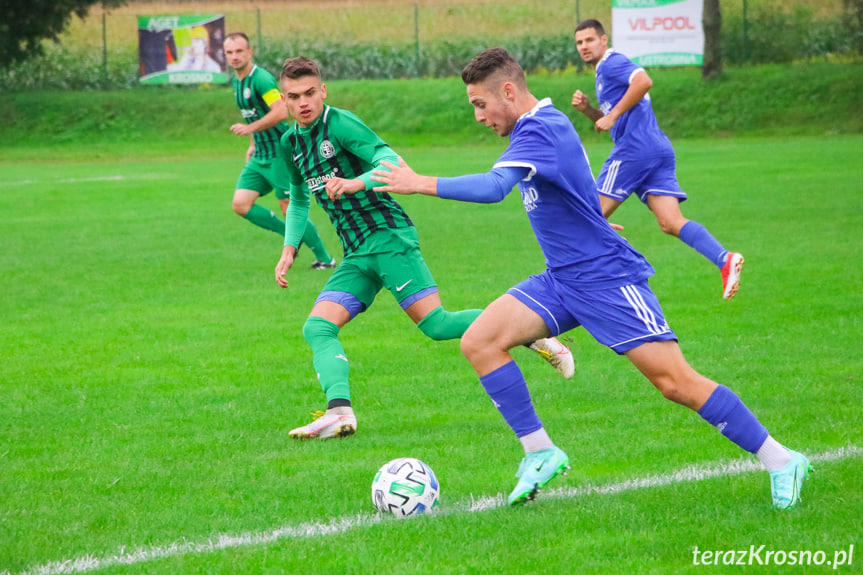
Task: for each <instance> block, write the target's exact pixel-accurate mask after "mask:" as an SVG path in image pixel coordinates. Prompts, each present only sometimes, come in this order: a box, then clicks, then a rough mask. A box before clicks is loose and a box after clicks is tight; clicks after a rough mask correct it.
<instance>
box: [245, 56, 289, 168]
mask: <svg viewBox="0 0 863 575" xmlns="http://www.w3.org/2000/svg"><path fill="white" fill-rule="evenodd" d="M232 83H233V85H234V100H236V102H237V106H239V108H240V113H242V114H243V120H245V121H246V123H247V124H251V123H252V122H256V121H258V120H260V119H261V118H263V117H264V116H266V115H267V112H269V111H270V106H271V105H272V103H273V102H275V101H276V100H278V99H279V98H281V94H280V93H279V85H278V84H277V83H276V79H275V78H274V77H273V75H272V74H270V73H269V72H267V71H266V70H264V69H263V68H259V67H257V66H255V67H253V68H252V71H251V72H249V75H248V76H246V77H245V78H243V79H242V80H238V79H237V77H236V76H234V79H233V80H232ZM287 129H288V123H287V122H280V123H279V124H277V125H275V126H273V127H272V128H270V129H268V130H263V131H261V132H255V133H254V135H253V137H254V138H255V154H254V157H256V158H275V157H276V155H278V152H279V139H280V138H281V137H282V134H284V133H285V131H286V130H287Z"/></svg>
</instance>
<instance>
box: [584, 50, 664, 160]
mask: <svg viewBox="0 0 863 575" xmlns="http://www.w3.org/2000/svg"><path fill="white" fill-rule="evenodd" d="M641 71H643V68H641V66H639V65H638V64H635V63H634V62H632V61H631V60H630V59H629V58H627V57H626V56H624V55H623V54H621V53H620V52H615V51H614V50H612V49H608V50H606V52H605V55H604V56H603V57H602V60H600V61H599V64H597V66H596V99H597V101H598V102H599V109H600V110H602V113H603V114H608V112H610V111H611V109H612V108H614V106H616V105H617V103H618V102H620V100H621V99H622V98H623V95H624V94H625V93H626V90H627V89H628V88H629V84H630V82H631V81H632V77H633V76H634V75H635V73H636V72H641ZM611 140H612V141H613V142H614V149H612V150H611V154H610V155H609V158H616V159H633V158H645V157H658V156H669V155H671V156H673V155H674V149H673V148H672V147H671V142H670V141H669V140H668V136H666V135H665V133H664V132H663V131H662V130H660V129H659V124H658V123H657V122H656V116H655V115H654V113H653V106H652V105H651V103H650V94H645V96H644V98H642V99H641V101H640V102H638V104H636V105H635V106H633V107H632V108H630V109H629V110H627V111H626V112H624V113H623V114H622V115H621V116H620V118H618V119H617V121H616V122H615V123H614V126H612V127H611Z"/></svg>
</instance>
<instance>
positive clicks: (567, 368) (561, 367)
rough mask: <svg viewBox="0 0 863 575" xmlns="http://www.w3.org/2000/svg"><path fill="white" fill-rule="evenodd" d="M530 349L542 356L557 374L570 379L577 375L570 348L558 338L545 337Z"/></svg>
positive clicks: (531, 345)
mask: <svg viewBox="0 0 863 575" xmlns="http://www.w3.org/2000/svg"><path fill="white" fill-rule="evenodd" d="M530 349H532V350H533V351H535V352H536V353H538V354H539V355H540V356H542V359H544V360H545V361H547V362H548V363H550V364H551V366H552V367H553V368H554V369H556V370H557V372H558V373H559V374H560V375H562V376H563V377H565V378H566V379H569V378H570V377H572V375H573V374H574V373H575V361H574V360H573V359H572V352H571V351H569V348H568V347H566V346H565V345H563V344H562V343H560V342H559V341H558V340H557V338H556V337H544V338H542V339H538V340H536V341H535V342H533V343H532V344H530Z"/></svg>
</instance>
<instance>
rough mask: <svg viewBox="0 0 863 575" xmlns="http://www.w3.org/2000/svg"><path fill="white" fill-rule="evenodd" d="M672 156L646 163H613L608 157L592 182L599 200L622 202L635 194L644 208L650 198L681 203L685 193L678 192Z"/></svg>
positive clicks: (617, 161) (618, 161)
mask: <svg viewBox="0 0 863 575" xmlns="http://www.w3.org/2000/svg"><path fill="white" fill-rule="evenodd" d="M676 164H677V162H676V160H675V158H674V156H662V157H659V158H650V159H647V160H615V159H612V158H611V157H609V158H608V159H607V160H606V161H605V163H604V164H603V165H602V171H600V172H599V177H598V178H596V187H597V189H598V190H599V193H600V194H601V195H603V196H608V197H609V198H611V199H613V200H617V201H619V202H622V201H624V200H626V198H628V197H629V196H630V195H632V194H637V195H638V199H640V200H641V201H642V202H644V203H645V204H646V203H647V196H648V195H650V194H653V195H657V196H674V197H675V198H677V199H678V200H680V201H681V202H682V201H684V200H686V193H685V192H684V191H683V190H681V189H680V184H679V183H678V182H677V174H676V173H675V168H676Z"/></svg>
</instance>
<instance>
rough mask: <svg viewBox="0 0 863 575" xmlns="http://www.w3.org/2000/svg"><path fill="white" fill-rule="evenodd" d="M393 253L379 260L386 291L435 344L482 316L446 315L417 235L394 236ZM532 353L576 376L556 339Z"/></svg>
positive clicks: (566, 374) (535, 346) (567, 353)
mask: <svg viewBox="0 0 863 575" xmlns="http://www.w3.org/2000/svg"><path fill="white" fill-rule="evenodd" d="M392 235H393V237H392V238H391V243H392V248H393V251H392V253H385V254H382V255H380V256H378V259H379V266H380V274H381V277H382V278H383V281H384V287H386V288H387V289H389V290H390V292H392V294H393V296H395V298H396V300H397V301H398V302H399V305H400V306H401V308H402V309H403V310H405V313H407V315H408V317H410V318H411V320H413V322H414V323H415V324H417V327H419V329H420V331H422V332H423V334H425V335H426V336H427V337H429V338H430V339H433V340H435V341H443V340H448V339H456V338H459V337H461V336H462V334H464V332H465V330H466V329H467V328H468V326H470V324H471V323H473V321H474V320H475V319H476V318H477V317H478V316H479V314H480V313H481V312H482V310H481V309H467V310H460V311H447V310H446V309H444V307H443V305H442V303H441V299H440V294H439V293H438V290H437V285H436V284H435V281H434V278H433V277H432V274H431V271H430V270H429V268H428V266H427V265H426V263H425V260H424V259H423V256H422V252H421V251H420V249H419V243H418V242H416V241H415V236H416V231H415V230H414V229H413V228H411V229H410V230H405V231H397V232H393V234H392ZM529 347H530V349H532V350H533V351H535V352H536V353H537V354H539V355H540V357H542V358H543V359H544V360H545V361H547V362H548V363H549V364H551V365H552V367H554V368H555V369H556V370H557V371H558V373H560V374H561V375H563V376H564V377H566V378H569V377H572V375H573V373H574V372H575V363H574V361H573V359H572V353H571V352H570V350H569V348H568V347H566V346H565V345H563V344H562V343H560V342H559V341H558V340H557V339H556V338H554V337H547V338H543V339H540V340H537V341H533V342H532V343H530V345H529Z"/></svg>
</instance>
